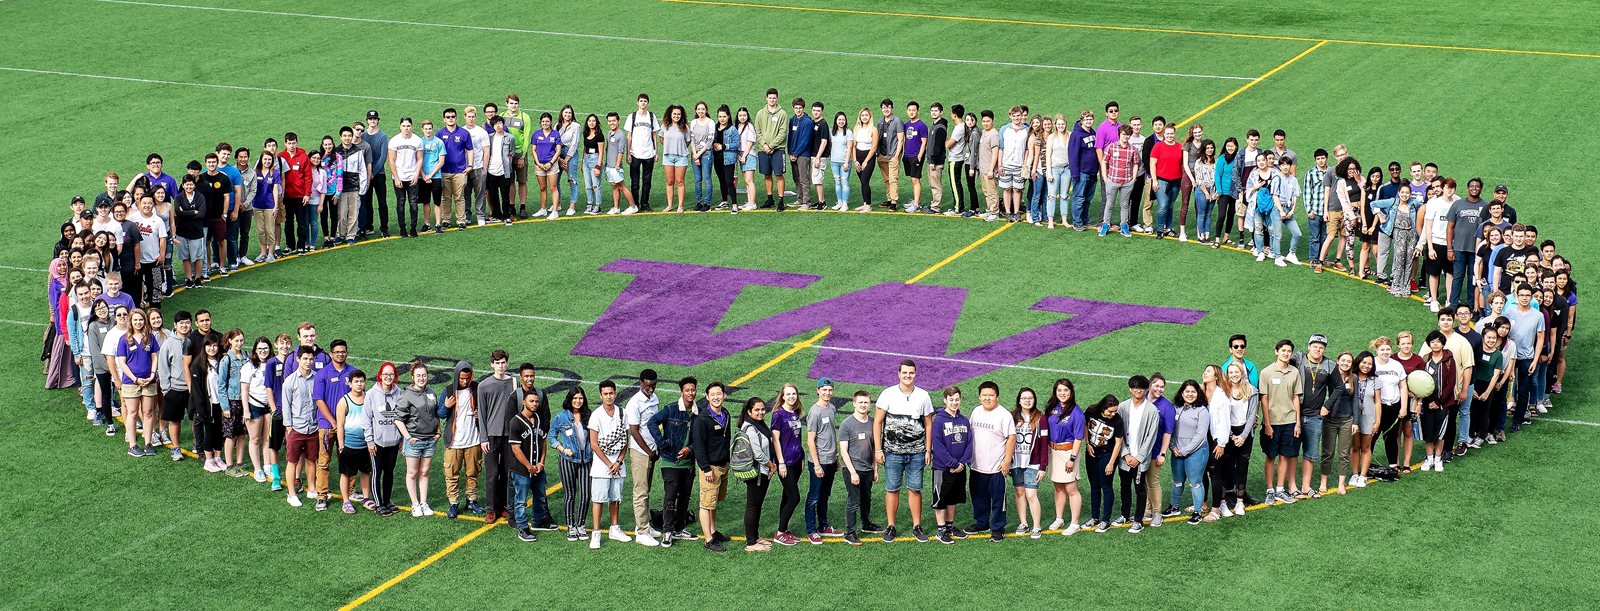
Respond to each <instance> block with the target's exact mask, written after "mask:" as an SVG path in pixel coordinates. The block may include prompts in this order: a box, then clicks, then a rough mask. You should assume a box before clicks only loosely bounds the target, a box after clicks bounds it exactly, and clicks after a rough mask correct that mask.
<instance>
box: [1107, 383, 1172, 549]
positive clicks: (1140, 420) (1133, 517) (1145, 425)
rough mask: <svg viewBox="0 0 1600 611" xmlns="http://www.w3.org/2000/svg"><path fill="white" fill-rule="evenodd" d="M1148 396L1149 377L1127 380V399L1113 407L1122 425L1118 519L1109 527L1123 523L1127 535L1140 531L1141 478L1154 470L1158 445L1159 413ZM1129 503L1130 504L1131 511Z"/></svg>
mask: <svg viewBox="0 0 1600 611" xmlns="http://www.w3.org/2000/svg"><path fill="white" fill-rule="evenodd" d="M1149 393H1150V379H1149V378H1146V377H1144V376H1141V375H1136V376H1133V377H1131V378H1128V399H1127V400H1124V401H1123V402H1122V403H1121V404H1120V405H1118V406H1117V412H1118V413H1120V414H1122V418H1123V422H1124V425H1125V428H1124V431H1123V435H1124V442H1123V444H1122V453H1121V455H1120V456H1118V458H1117V471H1118V474H1119V476H1118V478H1117V479H1118V481H1119V482H1121V484H1122V519H1119V520H1117V521H1116V522H1112V526H1118V525H1120V524H1122V523H1124V522H1126V523H1127V524H1128V532H1129V533H1130V534H1135V533H1138V532H1139V531H1142V530H1144V514H1145V511H1146V509H1147V505H1149V498H1148V494H1147V492H1146V488H1145V486H1144V478H1145V474H1146V472H1147V471H1149V470H1150V469H1152V468H1155V452H1156V450H1157V449H1159V447H1158V446H1157V444H1158V443H1159V442H1160V429H1161V413H1160V411H1158V410H1157V409H1156V404H1155V401H1153V400H1152V399H1151V398H1150V395H1149ZM1129 501H1132V503H1131V504H1132V505H1133V507H1132V509H1131V511H1130V508H1129V505H1130V503H1129ZM1160 519H1161V514H1159V513H1158V514H1156V515H1155V516H1152V517H1151V520H1152V521H1155V520H1160Z"/></svg>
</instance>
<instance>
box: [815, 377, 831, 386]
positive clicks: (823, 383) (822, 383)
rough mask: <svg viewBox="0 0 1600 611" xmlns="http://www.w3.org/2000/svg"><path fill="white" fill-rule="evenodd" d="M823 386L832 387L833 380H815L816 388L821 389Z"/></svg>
mask: <svg viewBox="0 0 1600 611" xmlns="http://www.w3.org/2000/svg"><path fill="white" fill-rule="evenodd" d="M824 386H827V387H832V386H833V378H822V379H820V380H817V388H822V387H824Z"/></svg>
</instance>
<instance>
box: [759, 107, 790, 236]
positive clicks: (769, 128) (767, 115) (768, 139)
mask: <svg viewBox="0 0 1600 611" xmlns="http://www.w3.org/2000/svg"><path fill="white" fill-rule="evenodd" d="M766 100H767V104H766V106H763V107H761V108H758V109H756V112H755V117H753V118H752V120H753V121H754V123H755V129H756V165H757V170H758V171H759V172H760V173H761V180H762V184H764V185H766V192H767V201H766V203H765V204H762V205H761V207H762V208H771V207H773V206H774V205H776V206H777V209H778V212H783V166H784V164H785V161H784V159H785V157H784V145H785V143H786V142H787V140H786V132H787V131H788V130H787V128H788V119H787V118H786V117H785V115H784V113H783V107H781V106H779V105H778V90H777V89H771V88H769V89H767V98H766ZM774 178H776V179H777V183H778V196H777V201H776V204H774V200H773V196H772V183H773V179H774Z"/></svg>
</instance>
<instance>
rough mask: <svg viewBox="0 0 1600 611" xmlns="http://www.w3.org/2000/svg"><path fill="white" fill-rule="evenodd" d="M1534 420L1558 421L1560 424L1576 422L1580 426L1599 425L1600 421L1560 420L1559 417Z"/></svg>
mask: <svg viewBox="0 0 1600 611" xmlns="http://www.w3.org/2000/svg"><path fill="white" fill-rule="evenodd" d="M1536 422H1560V423H1561V424H1577V425H1581V426H1600V422H1585V421H1583V420H1562V419H1560V418H1540V419H1538V420H1537V421H1536Z"/></svg>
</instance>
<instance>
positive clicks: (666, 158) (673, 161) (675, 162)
mask: <svg viewBox="0 0 1600 611" xmlns="http://www.w3.org/2000/svg"><path fill="white" fill-rule="evenodd" d="M661 163H663V164H665V165H666V166H667V167H669V168H687V167H689V156H688V155H673V154H671V153H667V154H663V155H662V156H661Z"/></svg>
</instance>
